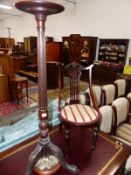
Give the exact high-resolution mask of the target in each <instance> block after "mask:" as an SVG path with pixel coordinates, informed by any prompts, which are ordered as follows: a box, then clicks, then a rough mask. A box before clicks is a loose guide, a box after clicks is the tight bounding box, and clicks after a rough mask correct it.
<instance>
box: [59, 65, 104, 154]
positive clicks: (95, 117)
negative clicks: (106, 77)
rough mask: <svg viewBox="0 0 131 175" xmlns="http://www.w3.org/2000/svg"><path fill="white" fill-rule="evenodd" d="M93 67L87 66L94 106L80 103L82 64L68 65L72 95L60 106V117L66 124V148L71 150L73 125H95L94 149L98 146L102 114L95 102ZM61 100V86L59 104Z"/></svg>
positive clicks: (67, 73)
mask: <svg viewBox="0 0 131 175" xmlns="http://www.w3.org/2000/svg"><path fill="white" fill-rule="evenodd" d="M92 67H93V65H90V66H88V67H86V68H85V69H86V71H88V72H89V74H88V76H89V90H90V95H91V98H92V106H89V105H85V104H80V103H79V93H80V92H79V85H80V77H81V71H82V66H81V65H80V64H78V63H76V62H73V63H70V64H68V65H66V67H65V70H66V75H68V78H69V82H70V95H69V96H70V97H69V101H68V103H67V104H66V105H65V106H64V107H60V106H59V110H60V119H61V121H62V123H63V125H64V135H65V150H66V153H67V152H68V151H69V142H70V134H71V127H72V126H86V127H93V144H92V149H95V147H96V140H97V136H98V132H99V126H100V121H101V120H100V115H99V111H98V108H97V106H96V103H95V98H94V95H93V91H92V81H91V80H92V77H91V76H92ZM60 101H61V88H60V89H59V105H60V103H61V102H60Z"/></svg>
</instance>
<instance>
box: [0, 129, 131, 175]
mask: <svg viewBox="0 0 131 175" xmlns="http://www.w3.org/2000/svg"><path fill="white" fill-rule="evenodd" d="M73 130H74V131H75V132H73V133H72V136H71V137H72V138H71V144H70V151H69V154H68V155H66V160H67V162H69V163H71V164H72V163H73V164H75V165H77V166H78V168H79V169H80V175H86V174H90V175H96V174H97V175H118V174H119V175H120V172H122V171H123V167H124V165H125V162H126V159H127V157H128V156H129V154H130V153H131V148H130V147H128V146H126V145H124V144H121V143H120V142H119V143H118V142H117V141H116V140H115V139H114V138H111V137H110V136H109V135H107V134H104V133H102V132H101V133H100V135H99V136H98V141H97V146H96V149H95V150H94V151H92V150H91V144H92V142H91V141H92V134H91V133H92V132H91V131H90V130H88V129H85V128H78V129H74V128H73ZM76 136H77V137H76ZM50 137H51V138H52V140H53V142H54V143H55V144H56V145H58V146H60V147H61V148H62V150H63V151H64V148H65V143H64V136H63V134H62V133H61V132H60V131H58V129H56V130H54V131H53V132H52V134H51V135H50ZM37 141H38V136H35V137H33V138H31V139H29V140H27V141H25V142H23V143H21V144H19V145H17V146H16V147H14V148H11V149H10V150H8V151H5V152H3V153H0V159H1V160H0V174H4V175H18V174H19V175H25V169H26V166H27V161H28V158H29V155H30V153H31V152H32V150H33V149H34V147H35V146H36V143H37ZM32 175H34V173H33V174H32ZM56 175H71V173H69V172H68V171H66V170H65V169H63V168H61V169H60V170H59V171H58V172H57V173H56Z"/></svg>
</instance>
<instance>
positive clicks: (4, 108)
mask: <svg viewBox="0 0 131 175" xmlns="http://www.w3.org/2000/svg"><path fill="white" fill-rule="evenodd" d="M33 103H34V101H33V100H31V99H30V98H28V103H27V98H26V97H25V98H23V99H22V100H21V101H20V102H19V104H18V103H17V102H15V101H8V102H4V103H0V117H3V116H7V115H9V114H12V113H14V112H17V111H20V110H22V109H27V108H29V107H31V106H32V105H33Z"/></svg>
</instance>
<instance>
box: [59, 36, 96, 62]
mask: <svg viewBox="0 0 131 175" xmlns="http://www.w3.org/2000/svg"><path fill="white" fill-rule="evenodd" d="M96 46H97V37H92V36H81V35H80V34H71V35H70V36H63V37H62V51H63V62H64V64H68V63H71V62H73V61H76V62H79V63H82V64H83V65H88V64H90V63H92V62H93V61H94V60H95V56H96Z"/></svg>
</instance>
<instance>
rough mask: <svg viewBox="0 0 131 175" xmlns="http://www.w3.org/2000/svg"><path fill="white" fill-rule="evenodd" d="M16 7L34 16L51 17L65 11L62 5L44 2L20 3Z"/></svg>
mask: <svg viewBox="0 0 131 175" xmlns="http://www.w3.org/2000/svg"><path fill="white" fill-rule="evenodd" d="M15 7H16V8H17V9H19V10H21V11H24V12H27V13H31V14H34V15H37V14H44V15H46V16H47V15H51V14H56V13H60V12H62V11H63V10H64V7H63V6H62V5H59V4H56V3H52V2H47V1H43V0H34V1H33V0H24V1H19V2H17V3H16V4H15Z"/></svg>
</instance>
